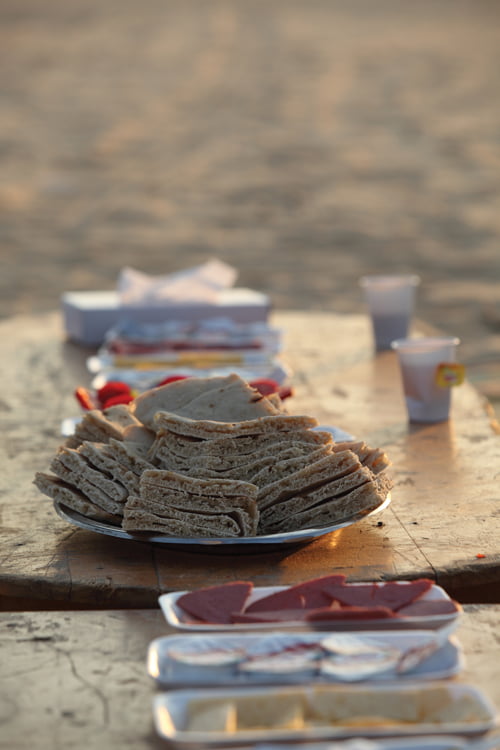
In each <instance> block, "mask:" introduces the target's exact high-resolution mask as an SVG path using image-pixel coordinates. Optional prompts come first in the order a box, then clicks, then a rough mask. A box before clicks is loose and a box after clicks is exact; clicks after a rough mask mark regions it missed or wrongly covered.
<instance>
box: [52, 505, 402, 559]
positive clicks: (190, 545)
mask: <svg viewBox="0 0 500 750" xmlns="http://www.w3.org/2000/svg"><path fill="white" fill-rule="evenodd" d="M390 502H391V496H390V495H388V496H387V497H386V499H385V500H384V502H383V503H381V504H380V505H379V506H378V507H377V508H375V510H372V511H371V513H364V514H363V513H360V514H357V515H355V516H351V517H350V518H346V519H345V520H344V521H342V522H340V523H335V524H332V525H331V526H322V527H321V528H314V529H300V530H299V531H288V532H286V533H282V534H267V535H263V536H242V537H237V538H234V537H233V538H227V537H180V536H179V537H177V536H166V535H165V534H154V533H151V534H150V533H148V532H144V531H142V532H136V533H134V534H132V533H130V532H128V531H124V529H122V528H121V527H120V526H113V525H112V524H110V523H104V522H102V521H95V520H94V519H92V518H88V517H87V516H83V515H82V514H81V513H78V512H77V511H76V510H71V509H70V508H68V507H66V506H65V505H63V503H60V502H59V501H58V500H54V508H55V511H56V513H57V515H58V516H59V517H60V518H62V519H63V520H65V521H67V522H68V523H71V524H73V526H78V527H79V528H80V529H86V530H87V531H94V532H97V533H98V534H105V535H106V536H114V537H117V538H118V539H129V540H132V541H135V542H147V543H149V544H161V545H163V546H166V547H176V548H179V547H182V549H183V551H184V550H187V551H191V552H217V553H221V552H228V553H251V552H254V553H259V552H270V551H272V550H273V549H283V548H284V547H293V546H296V545H300V544H307V543H308V542H312V541H313V540H314V539H316V538H317V537H320V536H324V535H325V534H330V533H331V532H332V531H337V530H338V529H343V528H345V527H346V526H352V524H353V523H357V522H358V521H361V520H363V519H364V518H368V517H370V516H373V515H375V514H376V513H380V512H381V511H382V510H384V509H385V508H387V506H388V505H389V503H390Z"/></svg>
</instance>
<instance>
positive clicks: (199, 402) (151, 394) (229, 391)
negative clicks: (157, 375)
mask: <svg viewBox="0 0 500 750" xmlns="http://www.w3.org/2000/svg"><path fill="white" fill-rule="evenodd" d="M132 409H133V413H134V415H135V417H136V418H137V419H139V420H140V421H141V422H142V424H144V425H146V427H150V428H152V427H154V418H155V414H157V413H158V412H159V411H164V412H172V413H175V414H178V415H180V416H184V417H188V418H191V419H209V420H215V421H220V422H234V421H240V420H245V419H254V418H257V417H259V416H269V415H275V414H279V413H280V410H279V409H278V408H277V407H276V406H275V405H274V404H272V403H271V402H270V401H269V399H267V398H266V397H265V396H263V395H262V394H261V393H260V392H259V391H258V390H257V389H256V388H252V387H251V386H250V385H248V383H247V382H246V381H244V380H243V379H242V378H241V377H240V376H239V375H236V374H232V375H229V376H227V377H214V378H186V379H184V380H178V381H175V382H173V383H169V384H168V385H165V386H161V387H159V388H154V389H152V390H150V391H147V392H146V393H144V394H142V395H140V396H138V397H137V398H136V399H135V401H134V404H133V407H132Z"/></svg>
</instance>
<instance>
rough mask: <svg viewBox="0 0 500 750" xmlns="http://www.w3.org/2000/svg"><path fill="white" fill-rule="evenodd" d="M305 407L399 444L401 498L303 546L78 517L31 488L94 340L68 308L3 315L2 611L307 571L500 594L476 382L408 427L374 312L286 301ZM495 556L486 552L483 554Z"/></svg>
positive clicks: (493, 436) (486, 433) (490, 446)
mask: <svg viewBox="0 0 500 750" xmlns="http://www.w3.org/2000/svg"><path fill="white" fill-rule="evenodd" d="M276 321H277V322H278V323H279V324H281V325H283V327H284V329H285V331H286V336H285V350H286V359H287V361H288V362H289V363H290V364H291V366H292V368H293V370H294V372H295V376H294V383H295V391H296V395H295V396H294V398H293V399H292V400H291V401H290V402H289V405H290V410H291V411H292V410H293V412H295V413H308V414H311V415H313V416H315V417H317V418H318V419H319V421H320V422H321V423H323V424H335V425H337V426H339V427H342V428H344V429H347V430H349V431H350V432H352V433H354V434H355V435H357V436H359V437H362V438H364V439H365V440H366V441H367V442H369V443H371V444H373V445H380V446H383V447H384V448H386V450H387V452H388V453H389V455H390V457H391V459H392V461H393V473H394V478H395V487H394V490H393V493H392V497H393V501H392V504H391V506H390V507H389V508H388V509H387V510H385V511H384V512H383V513H382V514H381V515H379V516H374V517H372V518H368V519H365V520H364V521H362V522H360V523H358V524H355V525H353V526H351V527H349V528H346V529H343V530H340V531H337V532H334V533H332V534H329V535H326V536H325V537H323V538H321V539H319V540H317V541H315V542H313V543H312V544H309V545H307V546H304V547H301V548H296V549H292V550H290V549H286V550H285V549H283V550H281V551H279V552H272V553H271V552H268V553H259V554H251V555H231V556H230V557H228V556H227V555H224V554H197V553H192V552H179V551H177V550H173V551H172V550H169V549H166V548H164V547H161V546H151V545H149V544H141V543H135V542H128V541H123V540H119V539H112V538H110V537H106V536H102V535H98V534H93V533H91V532H88V531H83V530H79V529H76V528H74V527H73V526H69V525H68V524H66V523H65V522H64V521H62V520H61V519H59V518H58V516H57V515H56V514H55V512H54V510H53V508H52V504H51V501H50V500H49V499H48V498H45V497H44V496H42V495H41V494H40V493H39V492H38V490H37V489H36V488H35V487H34V485H33V484H32V478H33V475H34V472H35V471H37V470H42V471H43V470H46V469H47V467H48V464H49V461H50V458H51V457H52V455H53V454H54V452H55V451H56V449H57V446H58V445H59V444H60V443H61V442H62V438H61V437H60V424H61V421H62V419H64V418H65V417H68V416H72V415H76V414H77V413H78V407H77V404H76V402H75V400H74V398H73V395H72V394H73V389H74V387H75V386H76V385H77V384H82V383H88V375H87V373H86V370H85V359H86V356H87V355H88V352H85V351H82V350H81V349H80V348H78V347H76V346H74V345H71V344H68V343H65V342H64V337H63V333H62V331H61V327H60V326H61V323H60V317H59V315H58V314H57V313H53V314H48V315H44V316H41V317H39V318H33V317H26V318H21V317H18V318H13V319H11V320H8V321H5V322H2V323H1V324H0V336H1V340H2V347H3V356H2V360H1V362H0V374H1V378H2V384H3V386H2V394H1V395H0V409H1V412H0V413H1V420H2V429H1V431H0V455H1V460H2V467H3V470H2V473H1V475H0V512H1V528H0V544H1V549H2V553H1V570H0V595H1V596H2V599H1V603H0V607H1V608H3V609H4V610H13V609H23V608H26V609H31V608H39V609H47V608H49V607H63V606H67V607H69V608H77V607H103V608H128V607H153V606H155V605H156V602H157V597H158V595H159V594H160V593H162V592H165V591H169V590H177V589H188V588H195V587H198V586H203V585H209V584H211V583H215V582H220V581H227V580H234V579H237V578H251V579H253V580H254V581H255V583H256V584H257V585H266V584H267V585H269V584H271V585H272V584H281V583H292V582H295V581H298V580H304V579H306V578H310V577H313V576H316V575H321V574H324V573H326V572H329V571H333V570H336V571H341V572H344V573H346V574H347V575H348V576H349V579H350V580H363V579H372V580H376V579H394V578H414V577H418V576H428V577H431V578H433V579H434V580H436V581H437V582H438V583H439V584H441V585H443V586H444V587H445V588H446V589H447V590H448V591H449V592H450V593H451V594H452V595H454V596H457V597H458V598H460V599H461V600H462V601H500V513H499V507H500V490H499V489H498V476H499V467H500V461H499V458H500V437H499V435H498V433H496V432H495V428H496V423H495V422H494V420H493V419H492V417H491V415H490V414H489V413H488V410H487V406H486V404H485V403H484V401H483V399H482V398H481V397H480V396H479V395H478V394H477V392H476V391H475V389H474V388H472V387H471V386H470V385H469V384H465V385H463V386H461V387H460V388H458V389H456V390H455V392H454V397H453V407H452V419H451V420H450V422H449V423H444V424H440V425H434V426H424V427H409V426H408V423H407V419H406V411H405V406H404V401H403V396H402V391H401V385H400V377H399V372H398V369H397V363H396V360H395V356H394V355H393V354H392V353H386V354H381V355H378V356H374V354H373V351H372V345H371V337H370V329H369V325H368V321H367V320H366V318H365V316H363V315H359V316H339V315H332V314H321V313H302V312H301V313H297V312H290V313H287V312H283V313H280V314H279V315H276ZM477 555H481V556H482V555H484V557H480V558H479V557H477Z"/></svg>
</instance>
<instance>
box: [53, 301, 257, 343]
mask: <svg viewBox="0 0 500 750" xmlns="http://www.w3.org/2000/svg"><path fill="white" fill-rule="evenodd" d="M61 306H62V313H63V318H64V328H65V331H66V334H67V336H68V338H70V339H71V340H72V341H76V342H77V343H79V344H84V345H85V346H92V347H94V346H100V344H101V343H102V342H103V340H104V336H105V334H106V332H107V331H109V329H110V328H112V327H113V326H114V325H115V324H116V323H117V322H118V321H119V320H124V319H126V320H133V321H136V322H138V323H162V322H164V321H167V320H187V321H192V322H198V321H200V320H206V319H207V318H220V317H226V318H230V319H231V320H233V321H234V322H235V323H258V322H267V320H268V318H269V313H270V311H271V302H270V299H269V297H268V296H267V295H266V294H263V293H261V292H255V291H254V290H253V289H243V288H238V287H236V288H230V289H225V290H223V291H221V292H220V294H219V298H218V301H217V302H216V303H209V302H199V303H195V302H189V303H186V304H181V303H170V304H164V305H158V304H157V305H133V306H132V305H121V304H120V300H119V296H118V293H117V292H114V291H109V292H65V293H64V294H63V295H62V297H61Z"/></svg>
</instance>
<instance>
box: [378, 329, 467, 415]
mask: <svg viewBox="0 0 500 750" xmlns="http://www.w3.org/2000/svg"><path fill="white" fill-rule="evenodd" d="M459 343H460V339H458V338H456V337H454V336H443V337H436V338H414V339H399V340H397V341H393V342H392V348H393V349H394V350H395V351H396V352H397V354H398V358H399V365H400V368H401V376H402V380H403V390H404V394H405V399H406V407H407V409H408V417H409V420H410V422H444V421H446V420H447V419H448V418H449V416H450V404H451V386H452V385H456V384H457V382H461V381H459V380H456V379H455V380H454V373H453V365H454V363H455V362H456V348H457V346H458V344H459ZM456 367H461V366H458V365H457V366H456Z"/></svg>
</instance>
